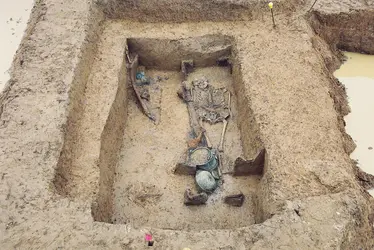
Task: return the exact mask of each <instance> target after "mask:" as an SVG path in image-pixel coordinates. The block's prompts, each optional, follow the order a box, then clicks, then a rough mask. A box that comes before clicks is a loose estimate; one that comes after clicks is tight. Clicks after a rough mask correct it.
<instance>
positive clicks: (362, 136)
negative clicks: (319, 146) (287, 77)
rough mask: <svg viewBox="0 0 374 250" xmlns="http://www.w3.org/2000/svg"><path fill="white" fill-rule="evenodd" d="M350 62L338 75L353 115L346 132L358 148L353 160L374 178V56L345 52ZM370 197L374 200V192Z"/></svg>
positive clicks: (348, 119) (372, 191)
mask: <svg viewBox="0 0 374 250" xmlns="http://www.w3.org/2000/svg"><path fill="white" fill-rule="evenodd" d="M344 54H345V55H346V56H347V58H348V60H347V61H346V62H345V63H344V64H343V65H342V66H341V67H340V69H339V70H337V71H336V72H335V76H336V77H337V78H338V79H339V80H340V81H341V82H342V83H343V84H344V85H345V86H346V88H347V94H348V100H349V105H350V107H351V110H352V112H351V113H350V114H349V115H347V116H346V117H345V121H346V124H347V126H346V130H347V133H348V134H349V135H351V136H352V138H353V140H354V141H355V143H356V145H357V148H356V150H355V151H354V152H353V153H352V154H351V158H352V159H356V160H358V162H359V166H360V168H361V169H362V170H364V171H365V172H367V173H370V174H374V115H373V111H374V98H373V93H374V70H373V69H374V56H373V55H362V54H358V53H351V52H345V53H344ZM369 193H370V194H371V195H372V196H374V190H370V191H369Z"/></svg>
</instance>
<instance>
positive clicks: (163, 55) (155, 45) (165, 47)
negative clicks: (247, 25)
mask: <svg viewBox="0 0 374 250" xmlns="http://www.w3.org/2000/svg"><path fill="white" fill-rule="evenodd" d="M231 40H232V39H231V38H230V37H229V36H224V35H218V34H217V35H204V36H200V37H197V38H196V37H189V38H183V39H178V40H170V39H150V38H129V39H127V42H128V47H129V50H130V51H131V52H132V53H136V54H138V55H139V63H140V64H141V65H143V66H145V67H147V68H152V69H161V70H173V71H180V69H181V60H186V59H188V60H190V59H191V60H193V62H194V66H195V67H209V66H212V65H216V63H217V60H218V59H219V58H221V57H225V56H226V57H227V56H228V55H230V54H231Z"/></svg>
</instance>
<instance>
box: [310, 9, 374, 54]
mask: <svg viewBox="0 0 374 250" xmlns="http://www.w3.org/2000/svg"><path fill="white" fill-rule="evenodd" d="M310 23H311V25H312V27H313V28H314V30H315V32H316V33H317V34H318V35H319V36H321V37H322V38H323V39H324V40H325V41H326V42H327V43H328V44H330V46H331V47H332V50H333V51H335V52H336V51H337V50H344V51H351V52H359V53H365V54H374V25H373V24H374V10H359V11H354V12H352V13H349V14H347V13H338V14H324V13H322V12H316V11H315V12H313V13H312V14H311V16H310Z"/></svg>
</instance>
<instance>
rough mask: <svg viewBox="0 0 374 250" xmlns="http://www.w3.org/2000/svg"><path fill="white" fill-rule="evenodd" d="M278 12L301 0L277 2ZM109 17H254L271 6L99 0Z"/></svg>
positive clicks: (251, 0) (214, 0) (253, 1)
mask: <svg viewBox="0 0 374 250" xmlns="http://www.w3.org/2000/svg"><path fill="white" fill-rule="evenodd" d="M274 2H275V4H276V6H277V11H279V12H282V13H285V12H286V13H290V12H293V11H295V10H296V6H297V5H298V4H299V3H300V2H302V0H293V1H286V0H278V1H274ZM97 4H98V5H99V6H101V8H102V9H103V11H104V13H105V14H106V15H107V17H109V18H111V19H127V20H135V21H139V22H185V21H218V22H222V21H239V20H247V21H248V20H252V19H253V18H255V17H259V16H261V15H263V14H264V13H265V12H268V11H269V9H268V7H267V6H266V4H264V1H262V0H247V1H243V0H208V1H201V0H98V1H97Z"/></svg>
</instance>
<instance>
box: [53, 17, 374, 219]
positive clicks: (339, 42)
mask: <svg viewBox="0 0 374 250" xmlns="http://www.w3.org/2000/svg"><path fill="white" fill-rule="evenodd" d="M357 13H359V14H356V16H357V18H361V17H362V20H366V19H365V18H367V16H368V15H369V16H371V15H372V14H373V12H372V11H361V12H357ZM347 16H348V18H347V19H346V20H347V22H345V23H343V24H342V25H341V27H340V28H341V29H342V30H344V28H343V27H347V24H349V22H348V21H349V16H350V15H347ZM309 18H310V24H311V26H312V27H313V29H314V30H315V32H316V34H317V35H319V36H321V37H322V38H323V39H324V40H325V41H326V42H327V44H330V46H331V47H330V50H331V51H332V52H333V53H334V58H333V59H331V58H325V57H324V60H325V64H326V67H327V70H328V73H329V75H330V76H331V91H332V95H331V97H332V98H333V100H334V104H335V109H336V111H337V114H338V121H339V124H340V129H341V132H342V134H343V137H344V138H345V145H344V146H345V149H346V152H347V154H349V153H350V152H352V151H353V149H354V147H355V146H354V143H353V141H352V139H351V138H350V136H349V135H347V133H346V132H345V129H344V119H343V117H344V116H345V115H346V114H348V112H349V106H348V103H347V96H346V93H345V89H344V87H343V86H342V85H341V84H340V83H339V82H338V80H337V79H336V78H334V77H333V76H332V72H333V71H334V70H335V69H337V68H338V67H339V65H340V64H341V62H342V57H341V54H340V52H339V50H338V49H345V50H348V51H353V52H365V53H370V54H374V53H373V48H371V47H367V43H363V42H362V41H360V42H359V44H360V45H361V46H352V44H351V43H349V41H345V40H344V39H342V38H341V36H340V35H337V34H336V32H337V30H338V29H339V27H337V26H336V24H334V22H333V20H334V19H335V18H339V15H324V14H320V13H317V12H314V13H312V15H311V16H310V17H309ZM344 20H345V19H344ZM358 20H360V21H362V20H361V19H358ZM330 27H331V30H329V28H330ZM350 27H351V28H350V30H355V32H358V33H360V32H362V31H363V30H362V29H354V28H352V27H355V26H354V24H352V25H351V26H350ZM346 31H347V32H349V29H346ZM364 33H365V32H364ZM347 36H349V35H346V36H345V37H347ZM361 36H362V35H361ZM337 37H338V38H337ZM370 39H371V38H370ZM372 44H374V43H372ZM316 49H317V48H316ZM90 51H91V53H89V52H87V53H86V54H88V55H94V54H95V53H92V51H94V49H91V50H90ZM82 58H83V59H82V62H83V61H84V62H88V65H90V64H91V63H92V58H91V60H88V61H86V60H87V59H86V56H83V57H82ZM87 58H90V57H89V56H87ZM89 61H91V62H89ZM81 64H83V65H85V63H80V64H79V65H81ZM78 68H79V67H78ZM234 71H235V66H234ZM76 72H78V70H77V71H76ZM84 72H86V73H85V74H84V75H85V76H86V75H87V77H86V79H87V78H88V74H89V68H88V69H87V68H86V69H85V70H84ZM87 72H88V73H87ZM235 76H236V75H235V74H234V77H235ZM83 78H84V77H83ZM235 82H237V81H236V80H235ZM78 85H81V86H77V87H79V88H77V89H79V90H81V91H78V90H75V91H72V92H71V93H70V95H71V96H73V95H74V93H81V92H82V89H84V87H83V86H84V85H83V86H82V84H78ZM119 92H120V91H118V92H117V96H118V95H119ZM237 92H238V91H237ZM78 95H79V94H78ZM238 97H239V96H238ZM71 99H72V100H74V99H73V98H71ZM116 99H117V98H116ZM238 99H239V98H238ZM115 102H116V101H115ZM238 102H239V101H238ZM240 103H241V102H240ZM114 106H120V105H119V104H117V105H115V104H113V106H112V109H111V114H112V113H114V112H115V111H112V110H113V109H115V108H113V107H114ZM123 107H125V105H124V104H123ZM79 109H80V107H79V105H78V104H75V105H74V103H72V104H71V107H70V112H69V122H68V126H67V129H66V131H67V132H66V134H65V144H64V149H67V150H71V149H69V146H68V145H66V142H68V141H69V140H68V138H69V137H73V136H72V135H73V134H74V130H73V129H72V130H70V129H69V124H71V125H70V126H73V125H74V112H75V111H77V110H79ZM108 120H109V119H108ZM239 125H240V128H241V129H242V126H243V125H241V122H240V121H239ZM118 129H121V126H119V128H118ZM103 134H104V131H103ZM104 137H106V136H104V135H103V136H102V138H104ZM107 137H108V138H109V137H110V136H107ZM242 140H244V139H242ZM102 143H103V142H102ZM114 151H115V150H114ZM106 153H107V152H106ZM64 154H67V155H68V153H66V152H64V150H63V151H62V152H61V158H62V157H63V155H64ZM100 155H105V152H102V150H101V151H100ZM64 157H66V156H64ZM61 158H60V161H61V160H62V159H61ZM67 160H69V159H68V157H67ZM59 164H60V162H59ZM59 171H60V170H59V167H58V168H57V170H56V177H55V180H54V184H55V187H56V189H57V191H58V193H60V194H63V195H66V194H68V191H66V190H64V184H63V183H64V182H65V181H66V179H64V177H63V173H62V174H61V172H59ZM61 175H62V176H61ZM100 178H106V180H109V182H110V177H107V176H104V177H102V176H100ZM103 182H104V181H103ZM109 186H110V185H109ZM107 202H108V201H107ZM103 204H105V201H103ZM109 211H110V209H109ZM105 217H106V218H108V217H109V215H106V216H105Z"/></svg>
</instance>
